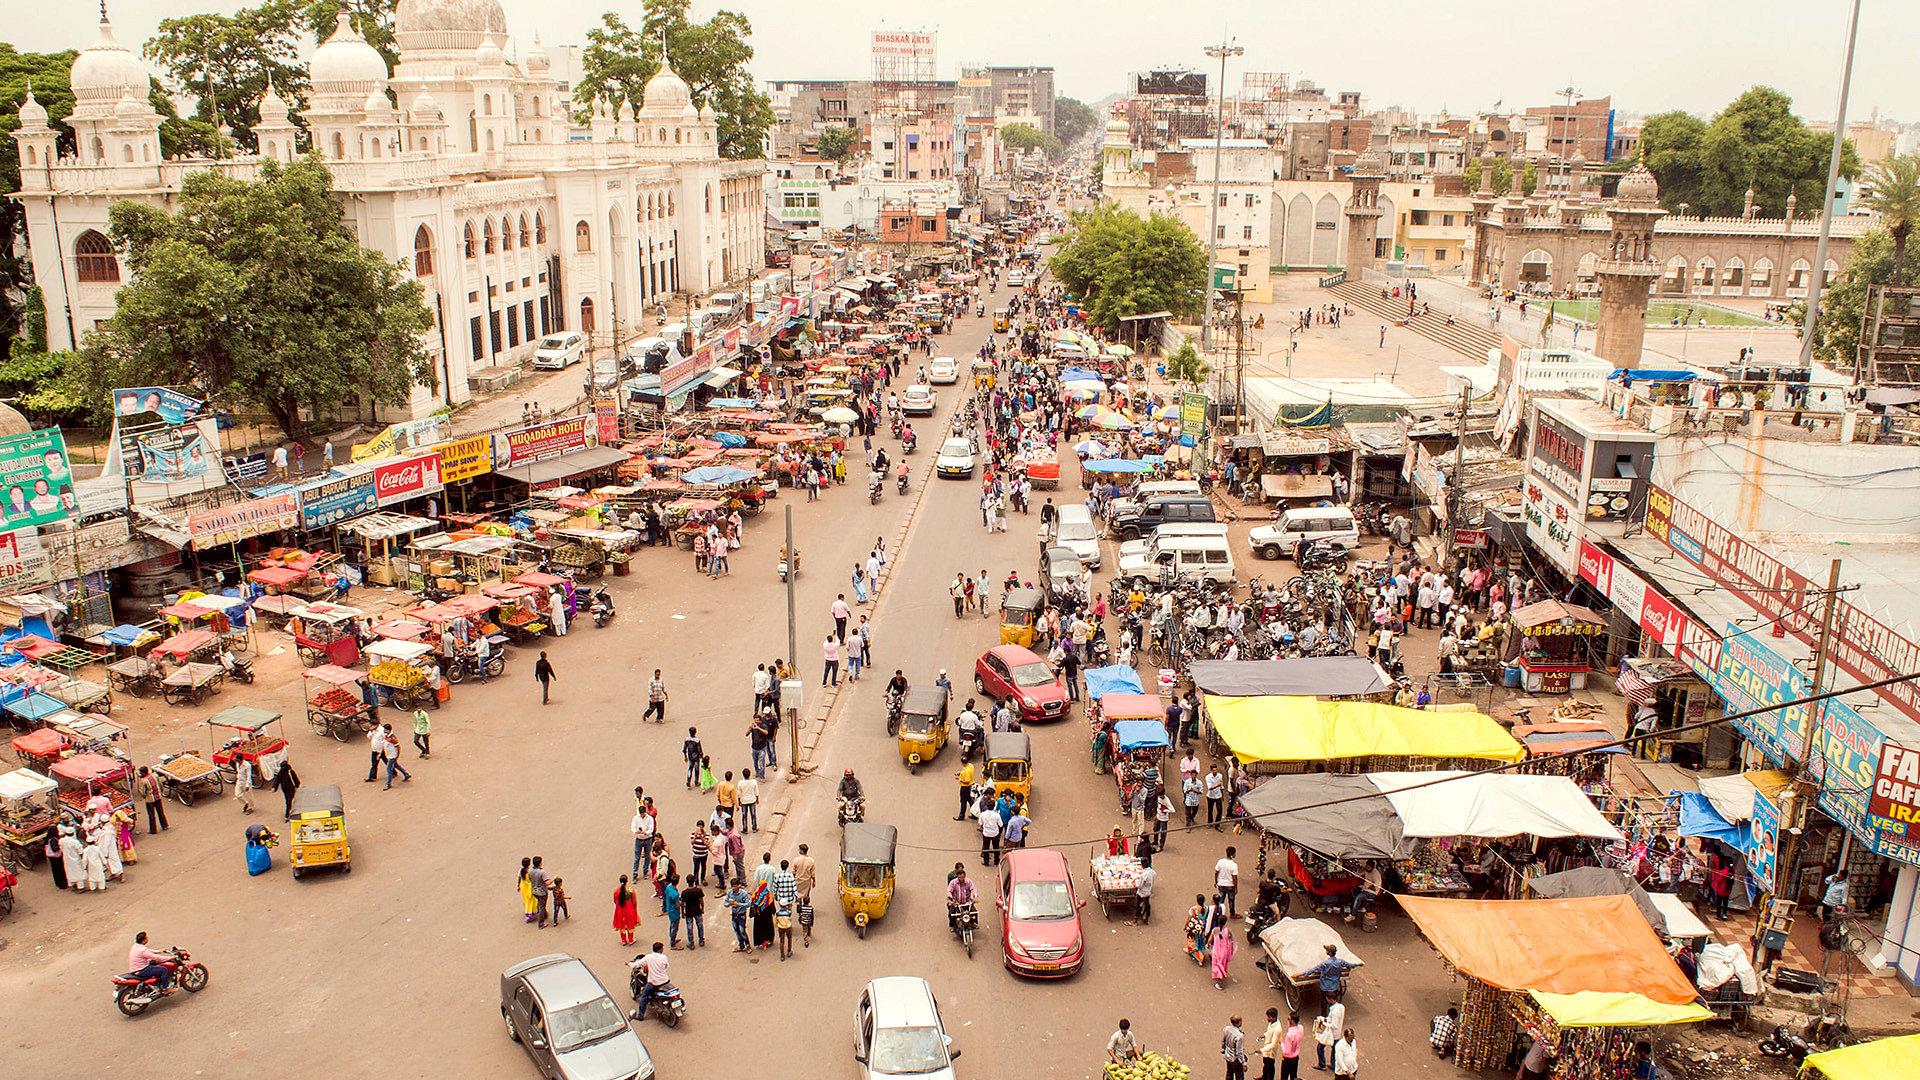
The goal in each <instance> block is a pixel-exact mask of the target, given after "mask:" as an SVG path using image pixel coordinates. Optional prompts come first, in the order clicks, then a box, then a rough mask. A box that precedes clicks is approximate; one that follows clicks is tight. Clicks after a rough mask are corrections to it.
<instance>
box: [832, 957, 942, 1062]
mask: <svg viewBox="0 0 1920 1080" xmlns="http://www.w3.org/2000/svg"><path fill="white" fill-rule="evenodd" d="M952 1043H953V1040H952V1039H950V1038H948V1037H947V1033H946V1030H945V1029H944V1028H942V1027H941V1026H940V1006H939V1004H938V1003H937V1002H935V1001H934V1000H933V988H932V987H931V986H928V985H927V980H925V979H917V978H914V977H913V976H911V975H889V976H887V977H886V978H882V979H875V980H873V981H872V982H870V983H868V984H867V986H866V989H864V990H862V991H860V1004H859V1006H858V1007H857V1008H856V1009H855V1013H854V1027H853V1057H854V1060H856V1061H858V1062H859V1063H860V1076H861V1080H880V1078H882V1077H888V1076H915V1077H921V1078H923V1080H953V1059H954V1058H957V1057H959V1056H960V1051H958V1050H954V1049H952Z"/></svg>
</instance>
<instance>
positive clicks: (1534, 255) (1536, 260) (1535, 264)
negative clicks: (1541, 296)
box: [1520, 248, 1553, 285]
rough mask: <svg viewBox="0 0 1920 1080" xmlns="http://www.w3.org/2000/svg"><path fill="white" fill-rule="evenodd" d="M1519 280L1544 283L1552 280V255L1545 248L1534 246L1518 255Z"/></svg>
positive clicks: (1537, 283)
mask: <svg viewBox="0 0 1920 1080" xmlns="http://www.w3.org/2000/svg"><path fill="white" fill-rule="evenodd" d="M1520 280H1521V281H1522V282H1523V283H1527V282H1530V283H1532V284H1536V285H1544V284H1545V283H1547V282H1549V281H1551V280H1553V255H1552V254H1551V253H1549V252H1548V251H1547V250H1546V249H1545V248H1534V249H1533V250H1532V251H1529V252H1527V253H1526V254H1525V255H1522V256H1521V257H1520Z"/></svg>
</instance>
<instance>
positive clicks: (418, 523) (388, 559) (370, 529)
mask: <svg viewBox="0 0 1920 1080" xmlns="http://www.w3.org/2000/svg"><path fill="white" fill-rule="evenodd" d="M439 527H440V523H439V522H437V521H434V520H433V519H431V518H423V517H414V516H412V515H410V514H392V513H384V512H382V513H373V514H362V515H360V516H359V517H357V518H350V519H348V520H346V521H343V522H341V523H340V524H338V525H336V526H334V537H335V544H336V545H337V546H338V547H339V549H340V552H341V554H343V555H347V556H348V557H349V560H350V561H353V562H357V563H359V564H360V566H361V568H362V569H363V570H364V571H365V572H366V575H367V580H368V581H371V582H373V583H374V584H375V585H398V584H403V583H405V582H406V580H407V575H408V564H407V549H408V547H409V546H410V544H411V540H410V538H411V537H414V536H417V535H418V534H420V533H423V532H427V531H428V530H433V529H438V528H439Z"/></svg>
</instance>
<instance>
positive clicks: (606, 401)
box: [593, 394, 620, 446]
mask: <svg viewBox="0 0 1920 1080" xmlns="http://www.w3.org/2000/svg"><path fill="white" fill-rule="evenodd" d="M593 419H594V423H595V426H597V427H598V428H599V431H598V436H599V439H600V443H601V445H603V446H604V445H605V444H607V443H611V442H618V441H619V440H620V407H619V405H617V404H616V403H615V402H614V400H613V398H612V397H610V396H608V395H605V394H602V395H601V396H599V397H597V398H594V399H593Z"/></svg>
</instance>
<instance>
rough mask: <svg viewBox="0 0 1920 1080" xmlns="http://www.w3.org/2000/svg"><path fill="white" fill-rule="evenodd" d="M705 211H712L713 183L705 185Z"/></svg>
mask: <svg viewBox="0 0 1920 1080" xmlns="http://www.w3.org/2000/svg"><path fill="white" fill-rule="evenodd" d="M707 213H709V214H711V213H713V185H712V184H708V185H707Z"/></svg>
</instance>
